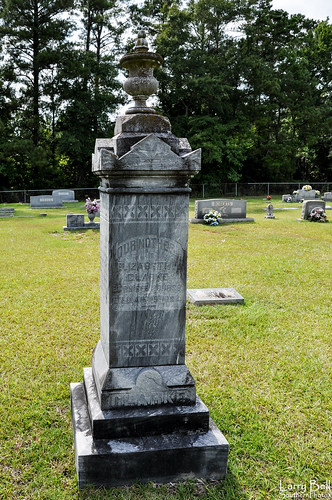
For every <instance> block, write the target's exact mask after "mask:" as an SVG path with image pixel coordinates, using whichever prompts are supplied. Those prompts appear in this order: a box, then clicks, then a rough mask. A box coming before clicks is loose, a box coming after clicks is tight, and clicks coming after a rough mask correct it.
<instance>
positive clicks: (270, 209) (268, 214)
mask: <svg viewBox="0 0 332 500" xmlns="http://www.w3.org/2000/svg"><path fill="white" fill-rule="evenodd" d="M274 218H275V217H274V215H273V205H271V203H269V204H268V206H267V207H266V215H265V219H274Z"/></svg>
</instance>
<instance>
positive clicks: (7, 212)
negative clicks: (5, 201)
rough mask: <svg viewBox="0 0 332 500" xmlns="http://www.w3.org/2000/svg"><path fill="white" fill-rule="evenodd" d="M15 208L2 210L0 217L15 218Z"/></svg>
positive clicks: (0, 210)
mask: <svg viewBox="0 0 332 500" xmlns="http://www.w3.org/2000/svg"><path fill="white" fill-rule="evenodd" d="M14 214H15V208H0V217H14Z"/></svg>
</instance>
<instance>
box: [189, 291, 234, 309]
mask: <svg viewBox="0 0 332 500" xmlns="http://www.w3.org/2000/svg"><path fill="white" fill-rule="evenodd" d="M187 299H188V300H190V302H192V303H193V304H195V306H205V305H211V304H243V303H244V298H243V297H242V296H241V295H240V294H239V293H238V292H237V291H236V290H234V288H195V289H194V288H193V289H188V290H187Z"/></svg>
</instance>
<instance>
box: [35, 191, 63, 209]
mask: <svg viewBox="0 0 332 500" xmlns="http://www.w3.org/2000/svg"><path fill="white" fill-rule="evenodd" d="M30 208H62V200H61V198H59V196H51V195H48V194H44V195H38V196H30Z"/></svg>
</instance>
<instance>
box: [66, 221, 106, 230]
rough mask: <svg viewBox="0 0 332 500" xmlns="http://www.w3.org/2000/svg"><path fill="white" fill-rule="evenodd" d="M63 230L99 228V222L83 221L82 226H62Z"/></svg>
mask: <svg viewBox="0 0 332 500" xmlns="http://www.w3.org/2000/svg"><path fill="white" fill-rule="evenodd" d="M62 227H63V230H64V231H81V230H82V229H100V223H99V222H84V223H83V225H82V226H75V227H68V226H62Z"/></svg>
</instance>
